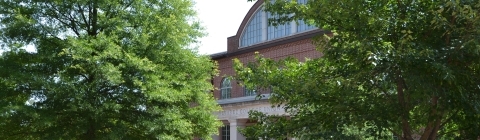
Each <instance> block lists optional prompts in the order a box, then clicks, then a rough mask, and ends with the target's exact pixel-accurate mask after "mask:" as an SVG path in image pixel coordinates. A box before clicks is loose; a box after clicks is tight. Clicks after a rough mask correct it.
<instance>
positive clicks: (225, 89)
mask: <svg viewBox="0 0 480 140" xmlns="http://www.w3.org/2000/svg"><path fill="white" fill-rule="evenodd" d="M220 90H221V91H220V92H221V95H220V99H229V98H231V96H232V84H231V81H230V79H229V78H223V80H222V84H221V85H220Z"/></svg>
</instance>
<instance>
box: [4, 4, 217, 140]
mask: <svg viewBox="0 0 480 140" xmlns="http://www.w3.org/2000/svg"><path fill="white" fill-rule="evenodd" d="M192 5H193V3H192V1H190V0H162V1H151V0H107V1H102V0H78V1H62V0H51V1H37V0H33V1H31V0H3V1H1V2H0V21H1V24H2V25H1V26H0V37H1V39H2V42H3V44H2V45H3V46H2V47H3V48H4V49H5V50H8V51H6V52H4V53H3V55H2V56H1V58H0V107H1V108H0V120H1V121H0V139H89V140H90V139H192V138H193V137H194V136H198V137H205V138H208V137H209V136H210V135H212V134H214V133H217V128H218V127H219V126H220V122H218V121H217V120H216V117H215V116H214V115H213V113H212V112H214V111H217V110H219V107H218V105H217V104H216V102H215V101H214V99H213V97H212V96H211V95H210V94H208V93H209V91H210V90H212V89H213V86H212V85H211V84H210V83H209V79H210V78H211V77H212V74H216V71H215V69H216V66H215V65H214V64H213V63H211V61H210V60H209V58H208V57H206V56H201V55H198V54H197V53H196V52H195V51H194V50H192V49H190V48H189V47H188V46H189V45H190V44H192V43H195V42H196V39H197V38H198V37H200V36H202V35H203V33H202V31H201V27H200V26H199V24H198V22H196V21H195V18H194V16H195V11H193V10H192V9H193V8H192ZM29 47H30V48H35V50H36V51H34V52H27V51H25V48H29Z"/></svg>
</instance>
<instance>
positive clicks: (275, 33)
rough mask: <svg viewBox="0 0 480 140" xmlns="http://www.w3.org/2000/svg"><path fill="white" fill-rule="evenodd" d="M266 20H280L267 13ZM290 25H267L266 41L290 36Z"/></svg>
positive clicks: (276, 16) (277, 16)
mask: <svg viewBox="0 0 480 140" xmlns="http://www.w3.org/2000/svg"><path fill="white" fill-rule="evenodd" d="M267 18H268V19H272V18H273V19H275V18H277V19H278V18H280V16H279V15H272V14H271V13H268V16H267ZM291 26H292V25H291V24H290V23H285V24H281V25H277V26H273V25H269V26H268V34H267V37H268V40H273V39H276V38H281V37H285V36H288V35H290V33H291Z"/></svg>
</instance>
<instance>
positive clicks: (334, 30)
mask: <svg viewBox="0 0 480 140" xmlns="http://www.w3.org/2000/svg"><path fill="white" fill-rule="evenodd" d="M265 9H266V11H269V12H272V13H274V14H278V15H285V16H280V18H277V19H270V22H271V23H275V24H281V23H285V22H288V21H292V20H298V19H303V20H306V21H308V22H309V23H311V24H314V25H316V26H317V27H319V28H322V29H325V30H329V31H331V34H328V35H325V36H322V37H318V38H317V39H316V41H315V44H316V45H317V46H318V50H319V51H320V52H322V53H323V54H324V56H323V57H321V58H316V59H311V60H307V61H306V62H299V61H297V60H295V59H292V58H289V59H285V60H280V61H273V60H271V59H268V58H263V57H261V55H258V56H257V59H256V61H255V62H251V63H249V64H247V65H244V64H242V63H243V62H240V61H238V60H235V65H236V66H235V67H236V68H235V69H236V71H237V77H236V78H237V79H238V80H241V81H243V82H244V83H245V84H246V85H247V86H250V87H253V86H257V87H260V88H261V87H271V88H272V89H273V93H274V94H272V95H271V97H270V102H271V103H272V104H273V105H279V106H284V107H285V110H286V111H287V112H288V113H290V117H285V116H274V115H273V116H272V115H265V114H262V113H260V112H251V114H250V115H251V116H250V117H251V118H252V119H256V120H258V122H260V123H257V124H256V126H254V127H250V128H246V129H245V130H244V131H249V132H250V133H247V135H249V134H253V137H271V138H280V137H281V136H282V134H288V135H290V136H294V137H298V138H301V137H302V136H313V135H315V134H320V133H323V132H325V131H336V130H342V131H343V130H345V128H346V127H345V126H354V128H360V129H362V130H366V131H365V132H369V134H370V135H372V136H374V137H376V138H382V135H383V134H385V133H389V134H393V135H394V136H396V137H398V138H400V139H405V140H411V139H416V138H419V139H422V140H424V139H439V138H445V139H453V138H459V139H478V138H479V136H480V110H479V107H480V102H479V101H480V94H478V93H480V42H479V41H480V38H479V37H480V36H479V35H480V30H479V28H478V27H480V26H479V24H480V16H479V15H480V12H479V11H480V2H479V1H469V0H466V1H450V0H440V1H416V0H402V1H395V0H376V1H360V0H359V1H346V0H336V1H331V0H310V1H308V3H307V4H306V5H299V4H297V3H296V1H288V0H276V1H275V2H271V1H269V0H266V1H265ZM365 128H366V129H365ZM253 132H257V133H253ZM382 133H383V134H382ZM327 136H333V135H327ZM330 138H331V137H329V139H330Z"/></svg>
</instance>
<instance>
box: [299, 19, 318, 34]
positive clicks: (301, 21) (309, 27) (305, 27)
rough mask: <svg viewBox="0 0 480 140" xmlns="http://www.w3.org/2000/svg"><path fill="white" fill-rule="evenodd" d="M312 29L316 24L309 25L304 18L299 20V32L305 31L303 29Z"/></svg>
mask: <svg viewBox="0 0 480 140" xmlns="http://www.w3.org/2000/svg"><path fill="white" fill-rule="evenodd" d="M312 29H315V26H312V25H308V24H307V23H305V21H304V20H299V21H298V26H297V32H303V31H308V30H312Z"/></svg>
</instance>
